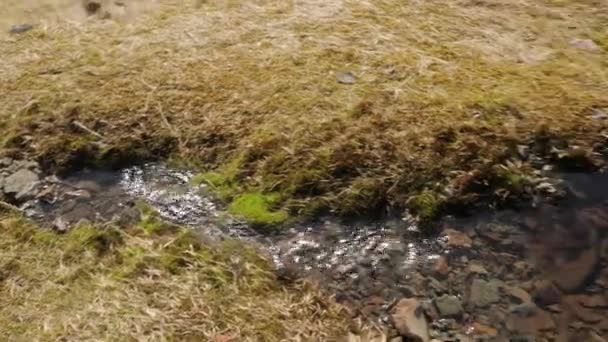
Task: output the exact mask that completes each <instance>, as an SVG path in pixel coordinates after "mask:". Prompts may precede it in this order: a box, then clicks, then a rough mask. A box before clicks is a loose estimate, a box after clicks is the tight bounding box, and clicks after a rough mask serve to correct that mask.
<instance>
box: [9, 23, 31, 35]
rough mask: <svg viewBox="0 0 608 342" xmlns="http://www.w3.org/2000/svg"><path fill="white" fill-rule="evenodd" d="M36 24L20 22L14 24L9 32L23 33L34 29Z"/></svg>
mask: <svg viewBox="0 0 608 342" xmlns="http://www.w3.org/2000/svg"><path fill="white" fill-rule="evenodd" d="M33 28H34V26H33V25H31V24H19V25H13V26H11V29H10V30H9V33H11V34H21V33H25V32H27V31H29V30H31V29H33Z"/></svg>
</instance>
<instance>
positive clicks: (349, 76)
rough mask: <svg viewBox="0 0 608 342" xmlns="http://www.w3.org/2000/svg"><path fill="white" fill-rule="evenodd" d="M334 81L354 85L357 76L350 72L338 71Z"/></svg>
mask: <svg viewBox="0 0 608 342" xmlns="http://www.w3.org/2000/svg"><path fill="white" fill-rule="evenodd" d="M336 80H337V81H338V83H341V84H355V82H357V76H355V74H353V73H352V72H350V71H340V72H337V73H336Z"/></svg>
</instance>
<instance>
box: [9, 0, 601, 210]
mask: <svg viewBox="0 0 608 342" xmlns="http://www.w3.org/2000/svg"><path fill="white" fill-rule="evenodd" d="M17 3H18V2H17ZM8 7H9V8H10V7H11V6H8ZM17 8H19V7H17ZM606 13H608V5H607V4H606V2H605V1H602V0H585V1H570V0H534V1H532V0H530V1H515V0H479V1H473V0H439V1H415V0H414V1H401V0H377V1H359V0H356V1H355V0H333V1H315V0H298V1H280V2H277V1H267V0H246V1H213V0H211V1H205V2H203V4H202V5H201V6H200V7H198V8H197V7H195V6H194V4H192V3H188V2H184V1H178V0H162V1H159V3H158V4H157V6H156V7H155V8H154V9H153V10H151V11H149V12H146V13H145V14H141V15H139V16H137V17H135V18H134V19H133V20H128V21H119V22H112V21H106V22H101V21H95V20H88V21H80V22H79V21H65V20H57V19H53V18H52V17H54V16H55V17H56V14H54V13H45V14H44V15H46V16H47V18H51V19H49V20H47V21H45V24H44V25H42V26H38V27H37V28H36V29H35V30H33V31H32V32H30V33H28V34H25V35H23V36H3V37H2V39H1V40H0V49H1V50H2V51H3V58H2V61H0V75H2V80H1V82H0V103H3V106H2V109H1V111H0V115H2V117H3V118H4V119H3V124H2V127H3V131H4V132H6V134H5V135H4V137H5V139H4V143H3V146H4V151H5V153H9V154H10V153H12V154H27V155H33V156H36V157H37V158H39V160H41V161H42V162H43V163H44V164H45V165H46V166H47V167H48V168H50V169H54V168H62V167H65V166H70V165H72V164H74V163H77V162H80V161H82V160H87V159H88V160H89V161H90V160H93V159H95V160H99V159H103V160H106V161H107V160H108V159H110V160H113V161H116V160H120V159H124V157H133V156H138V157H157V156H167V155H172V156H175V157H177V158H180V159H186V160H189V161H195V162H198V163H199V165H201V166H202V167H203V168H205V169H217V170H220V171H221V170H224V169H226V168H227V166H229V168H230V169H231V170H233V171H234V172H232V173H231V174H230V189H234V191H235V192H245V191H251V192H260V191H261V192H279V193H280V194H281V195H282V198H283V201H284V202H283V203H284V205H285V206H286V207H288V208H289V209H291V210H292V212H295V213H303V212H307V211H309V210H311V209H317V208H331V209H336V210H338V211H341V212H342V213H352V212H362V211H366V210H380V209H382V208H385V207H387V206H389V207H403V206H405V205H406V203H408V200H410V202H411V196H412V195H413V194H416V193H420V192H421V191H425V192H428V191H438V189H443V187H444V186H445V185H447V184H450V185H454V184H455V183H459V182H462V181H463V179H469V178H470V179H476V175H478V174H483V173H484V172H487V170H488V169H491V168H492V167H493V166H494V165H496V164H501V163H503V162H504V161H505V160H507V159H510V158H512V157H513V156H515V155H516V145H517V144H524V145H529V146H531V147H538V146H537V145H535V143H537V142H539V141H541V142H543V143H545V145H546V143H547V141H548V143H549V144H561V145H560V147H561V148H563V147H568V146H569V147H572V146H580V147H582V148H585V149H593V148H594V147H596V146H597V144H598V142H600V143H603V140H602V139H605V138H601V135H600V134H601V133H602V132H603V131H604V129H605V123H604V122H603V121H602V120H597V119H594V118H592V114H593V110H594V109H599V110H604V111H606V110H607V108H608V95H607V94H608V68H607V66H608V64H607V61H608V58H607V55H608V52H607V50H606V49H607V48H608V31H607V30H608V29H607V28H608V16H607V14H606ZM0 17H2V16H0ZM4 17H5V18H6V16H4ZM575 38H581V39H586V38H589V39H593V40H594V41H595V42H596V43H597V45H598V46H599V47H600V48H599V50H598V51H587V50H582V49H577V48H575V47H572V46H571V45H570V44H569V42H570V41H571V40H572V39H575ZM340 71H351V72H353V73H354V74H356V75H357V80H356V83H355V84H352V85H345V84H340V83H338V82H337V81H336V78H335V74H336V73H337V72H340ZM75 120H76V121H78V122H81V123H83V124H84V125H86V126H87V127H89V128H91V129H93V130H95V131H97V132H99V134H101V135H102V136H103V139H99V138H97V137H95V136H93V135H90V134H88V133H87V132H86V131H83V130H81V129H78V128H77V127H75V126H74V125H73V124H71V122H73V121H75ZM544 147H546V146H544ZM539 149H540V148H539ZM471 175H473V176H471ZM482 178H483V176H482ZM462 188H468V187H467V186H462ZM425 189H426V190H425ZM447 195H449V194H443V193H442V194H440V195H439V197H441V196H447Z"/></svg>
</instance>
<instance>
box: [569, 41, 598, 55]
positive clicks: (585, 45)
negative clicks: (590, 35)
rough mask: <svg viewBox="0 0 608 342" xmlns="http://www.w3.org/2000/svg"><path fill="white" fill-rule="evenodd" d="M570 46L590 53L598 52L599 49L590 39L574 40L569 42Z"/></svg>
mask: <svg viewBox="0 0 608 342" xmlns="http://www.w3.org/2000/svg"><path fill="white" fill-rule="evenodd" d="M570 46H572V47H573V48H576V49H579V50H586V51H590V52H599V51H600V47H599V46H598V45H597V44H596V43H595V42H594V41H593V40H591V39H579V38H575V39H572V40H571V41H570Z"/></svg>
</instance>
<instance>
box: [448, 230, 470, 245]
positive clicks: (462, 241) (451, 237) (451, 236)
mask: <svg viewBox="0 0 608 342" xmlns="http://www.w3.org/2000/svg"><path fill="white" fill-rule="evenodd" d="M443 234H444V235H445V237H446V238H447V245H448V247H453V248H470V247H471V246H472V245H473V241H472V240H471V238H470V237H468V236H467V235H466V234H465V233H463V232H460V231H458V230H455V229H451V228H448V229H446V230H444V232H443Z"/></svg>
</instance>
